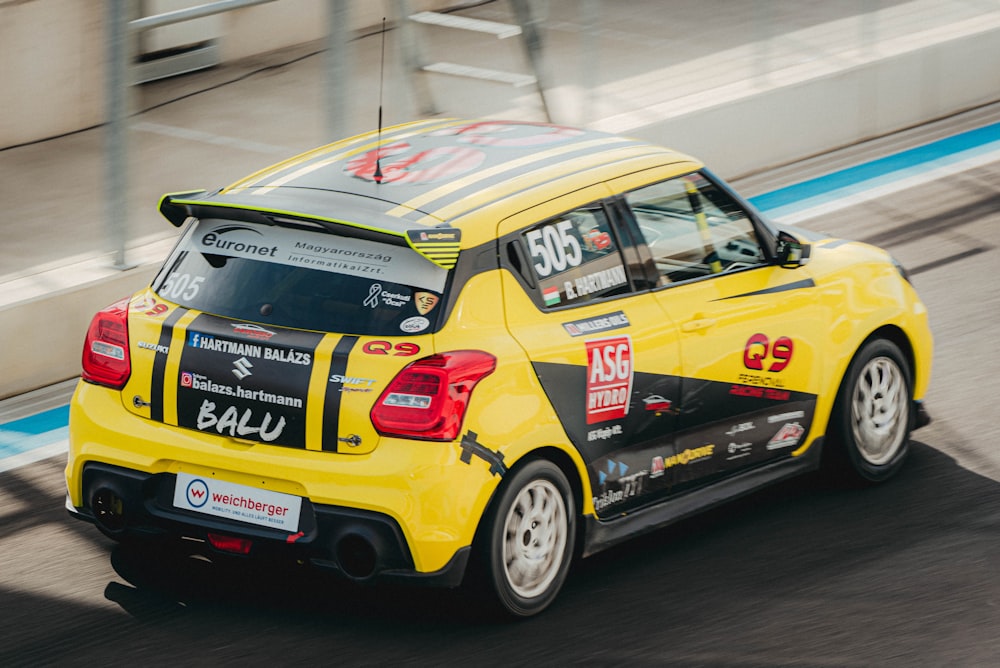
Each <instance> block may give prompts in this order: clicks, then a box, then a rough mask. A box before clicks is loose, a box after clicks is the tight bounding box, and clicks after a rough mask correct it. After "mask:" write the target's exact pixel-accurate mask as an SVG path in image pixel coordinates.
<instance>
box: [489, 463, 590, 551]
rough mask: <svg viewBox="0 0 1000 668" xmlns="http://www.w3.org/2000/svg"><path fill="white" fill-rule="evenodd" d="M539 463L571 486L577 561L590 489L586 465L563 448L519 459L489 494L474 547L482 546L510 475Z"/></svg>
mask: <svg viewBox="0 0 1000 668" xmlns="http://www.w3.org/2000/svg"><path fill="white" fill-rule="evenodd" d="M537 459H545V460H548V461H550V462H552V463H553V464H555V465H556V466H558V467H559V469H560V470H561V471H562V473H563V475H565V476H566V480H567V482H568V483H569V487H570V491H571V492H572V493H573V508H572V511H573V513H574V517H575V518H576V520H577V522H576V527H577V531H576V545H575V546H574V558H575V557H576V556H577V555H578V554H579V549H580V547H581V546H582V544H583V543H582V540H581V539H582V534H583V528H584V523H583V522H581V521H579V520H580V519H581V518H582V517H583V511H584V508H585V507H586V504H585V498H586V497H585V492H586V491H587V490H588V489H589V488H588V486H587V484H586V482H585V480H586V478H585V475H586V468H585V466H584V464H583V461H582V460H580V461H577V459H576V458H574V457H573V456H571V455H570V454H569V453H568V452H566V450H564V449H563V448H559V447H557V446H554V445H544V446H539V447H537V448H535V449H534V450H531V451H529V452H526V453H524V454H523V455H522V456H521V457H519V458H518V459H517V461H515V462H514V463H513V464H512V465H511V466H510V467H509V468H508V469H507V472H506V473H505V474H504V477H503V479H502V480H501V481H500V484H498V485H497V486H496V487H495V488H494V489H493V492H492V494H490V499H489V501H487V503H486V506H485V507H484V508H483V512H482V513H481V514H480V515H479V521H478V523H477V525H476V531H475V534H474V536H473V541H472V542H473V545H476V544H477V543H478V542H480V541H481V540H482V539H483V538H482V533H483V531H484V527H485V525H486V524H487V522H486V519H487V518H488V517H489V516H490V514H491V513H492V512H493V508H494V506H495V505H496V503H497V499H498V498H499V497H500V494H501V492H502V490H503V489H504V486H505V485H506V484H507V480H508V479H509V477H510V475H511V474H512V473H513V472H514V471H516V470H517V469H519V468H522V467H523V466H525V465H526V464H528V463H529V462H531V461H534V460H537Z"/></svg>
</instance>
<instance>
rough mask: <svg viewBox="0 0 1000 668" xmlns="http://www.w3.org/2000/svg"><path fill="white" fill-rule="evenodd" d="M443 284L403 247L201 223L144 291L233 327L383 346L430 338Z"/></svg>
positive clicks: (438, 272) (432, 268)
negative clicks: (360, 337)
mask: <svg viewBox="0 0 1000 668" xmlns="http://www.w3.org/2000/svg"><path fill="white" fill-rule="evenodd" d="M446 278H447V271H446V270H444V269H441V268H440V267H438V266H436V265H434V264H432V263H431V262H430V261H428V260H426V259H425V258H423V257H422V256H420V255H419V254H417V253H416V252H415V251H413V250H412V249H411V248H409V247H406V246H393V245H389V244H383V243H378V242H374V241H368V240H363V239H354V238H350V237H342V236H336V235H333V234H329V233H325V232H318V231H313V230H305V229H297V228H288V227H278V226H269V225H257V224H252V223H244V222H234V221H227V220H200V221H194V222H193V223H192V224H191V225H190V227H189V228H188V229H187V230H186V232H185V234H184V236H183V238H182V239H181V242H180V243H179V244H178V246H177V248H176V249H175V250H174V252H173V254H172V255H171V256H170V258H169V259H168V260H167V263H166V264H165V265H164V268H163V269H162V270H161V271H160V273H159V275H158V276H157V278H156V280H155V281H154V283H153V290H155V291H156V292H157V294H159V295H160V296H161V297H163V298H164V299H168V300H171V301H174V302H177V303H178V304H180V305H181V306H185V307H187V308H193V309H198V310H200V311H205V312H208V313H213V314H216V315H220V316H224V317H228V318H234V319H237V320H246V321H250V322H258V323H263V324H271V325H276V326H280V327H293V328H297V329H310V330H317V331H324V332H327V331H332V332H339V333H344V334H367V335H378V336H392V335H403V334H420V333H424V332H430V331H433V330H434V329H435V326H434V325H435V323H436V321H437V314H438V313H439V312H440V309H438V308H437V306H438V303H439V302H440V299H441V291H442V290H443V289H444V284H445V279H446Z"/></svg>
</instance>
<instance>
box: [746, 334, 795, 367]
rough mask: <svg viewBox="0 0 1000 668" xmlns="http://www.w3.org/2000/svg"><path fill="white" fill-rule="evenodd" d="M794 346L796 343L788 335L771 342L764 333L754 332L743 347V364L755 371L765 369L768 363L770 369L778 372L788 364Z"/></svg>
mask: <svg viewBox="0 0 1000 668" xmlns="http://www.w3.org/2000/svg"><path fill="white" fill-rule="evenodd" d="M794 348H795V345H794V344H793V343H792V340H791V339H790V338H788V337H787V336H782V337H780V338H778V339H776V340H775V342H774V344H771V342H770V340H769V339H768V338H767V336H765V335H764V334H754V335H753V336H751V337H750V338H749V339H747V344H746V346H744V347H743V366H745V367H746V368H748V369H753V370H754V371H763V370H764V367H765V365H767V370H768V371H770V372H773V373H777V372H778V371H782V370H783V369H784V368H785V367H786V366H788V363H789V362H790V361H791V360H792V351H793V349H794ZM768 362H770V364H769V365H768V364H767V363H768Z"/></svg>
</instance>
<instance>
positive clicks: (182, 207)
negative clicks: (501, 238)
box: [159, 190, 462, 269]
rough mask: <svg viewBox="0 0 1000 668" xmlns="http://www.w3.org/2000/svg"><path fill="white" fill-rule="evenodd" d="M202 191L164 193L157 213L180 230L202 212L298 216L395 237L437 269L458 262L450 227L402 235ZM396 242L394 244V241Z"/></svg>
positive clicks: (261, 218) (262, 218) (457, 241)
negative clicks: (210, 195) (229, 199)
mask: <svg viewBox="0 0 1000 668" xmlns="http://www.w3.org/2000/svg"><path fill="white" fill-rule="evenodd" d="M206 192H207V191H206V190H188V191H184V192H176V193H167V194H166V195H164V196H163V197H161V198H160V204H159V210H160V213H161V214H162V215H163V217H164V218H166V219H167V220H169V221H170V224H171V225H173V226H174V227H180V226H181V225H183V224H184V222H185V221H186V220H187V219H188V218H189V217H192V216H195V217H198V216H199V215H204V213H205V212H206V210H210V209H223V210H226V214H227V217H235V218H239V219H241V220H249V221H253V222H262V223H267V224H274V220H273V219H272V218H271V217H270V216H272V215H274V216H296V215H297V216H300V217H301V218H302V219H303V220H310V221H315V222H317V223H320V224H324V226H330V230H331V231H333V229H334V228H333V226H334V225H345V226H347V227H352V228H355V229H361V230H368V231H370V232H375V233H377V234H378V235H379V236H380V237H382V239H383V241H384V240H385V235H388V236H391V237H396V238H397V239H399V238H400V237H402V239H400V241H402V240H405V242H406V244H407V245H409V247H410V248H412V249H413V250H414V251H416V252H417V253H418V254H420V255H421V256H423V257H424V258H425V259H427V260H428V261H430V262H432V263H433V264H435V265H437V266H439V267H441V268H442V269H452V268H453V267H454V266H455V264H456V263H457V262H458V254H459V251H460V246H461V242H462V231H461V230H460V229H458V228H454V227H424V228H420V229H416V230H406V232H405V234H401V233H400V232H397V231H394V230H385V229H378V228H375V227H371V226H367V225H360V224H358V223H352V222H350V221H346V220H335V219H331V218H318V217H315V216H309V215H304V214H292V213H291V212H286V211H271V210H268V209H259V208H247V207H244V206H239V205H233V204H226V203H222V202H218V201H206V200H205V199H204V198H200V197H199V196H201V195H204V194H205V193H206ZM397 243H398V242H397Z"/></svg>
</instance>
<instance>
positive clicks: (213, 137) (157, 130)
mask: <svg viewBox="0 0 1000 668" xmlns="http://www.w3.org/2000/svg"><path fill="white" fill-rule="evenodd" d="M132 129H133V130H138V131H140V132H150V133H153V134H157V135H163V136H164V137H172V138H174V139H184V140H187V141H196V142H201V143H202V144H213V145H215V146H226V147H228V148H237V149H240V150H243V151H251V152H253V153H264V154H266V155H283V156H285V155H290V154H292V153H295V151H294V150H293V149H290V148H288V147H287V146H276V145H274V144H264V143H261V142H256V141H249V140H247V139H239V138H238V137H226V136H225V135H217V134H213V133H211V132H202V131H201V130H192V129H191V128H179V127H176V126H173V125H164V124H162V123H153V122H150V121H138V122H136V123H133V124H132Z"/></svg>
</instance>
